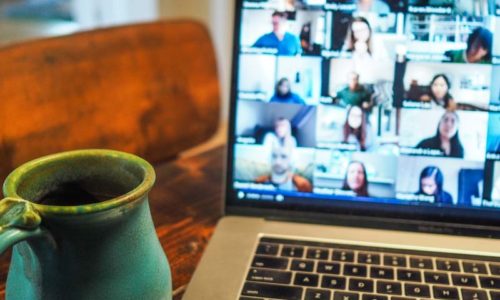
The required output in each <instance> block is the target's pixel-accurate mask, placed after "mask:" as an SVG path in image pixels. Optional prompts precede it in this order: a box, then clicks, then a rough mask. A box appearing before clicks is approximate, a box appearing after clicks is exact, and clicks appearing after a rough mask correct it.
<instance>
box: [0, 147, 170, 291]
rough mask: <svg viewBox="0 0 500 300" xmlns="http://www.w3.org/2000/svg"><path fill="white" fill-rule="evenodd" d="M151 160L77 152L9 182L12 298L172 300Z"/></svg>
mask: <svg viewBox="0 0 500 300" xmlns="http://www.w3.org/2000/svg"><path fill="white" fill-rule="evenodd" d="M154 181H155V172H154V169H153V167H152V166H151V165H150V164H149V163H148V162H146V161H145V160H143V159H141V158H139V157H137V156H134V155H131V154H127V153H123V152H118V151H111V150H79V151H70V152H64V153H60V154H55V155H50V156H46V157H42V158H39V159H36V160H34V161H31V162H28V163H26V164H24V165H22V166H21V167H19V168H17V169H16V170H15V171H14V172H12V173H11V174H10V175H9V176H8V177H7V179H6V181H5V183H4V188H3V192H4V196H5V197H6V198H5V199H3V200H2V201H0V253H3V252H4V251H5V250H6V249H8V248H9V247H11V246H13V251H12V260H11V264H10V269H9V274H8V278H7V288H6V289H7V290H6V298H7V299H8V300H10V299H23V300H26V299H171V297H172V286H171V275H170V268H169V265H168V261H167V258H166V256H165V253H164V251H163V249H162V247H161V245H160V242H159V240H158V237H157V236H156V232H155V228H154V225H153V221H152V218H151V212H150V209H149V203H148V192H149V191H150V189H151V188H152V186H153V183H154Z"/></svg>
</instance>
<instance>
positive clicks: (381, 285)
mask: <svg viewBox="0 0 500 300" xmlns="http://www.w3.org/2000/svg"><path fill="white" fill-rule="evenodd" d="M377 293H379V294H389V295H402V294H403V293H402V289H401V283H399V282H395V281H377Z"/></svg>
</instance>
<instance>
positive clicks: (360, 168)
mask: <svg viewBox="0 0 500 300" xmlns="http://www.w3.org/2000/svg"><path fill="white" fill-rule="evenodd" d="M342 190H343V191H353V192H354V193H355V194H356V196H358V197H369V196H368V176H367V174H366V168H365V165H364V164H363V163H362V162H359V161H355V160H353V161H351V162H350V163H349V165H348V166H347V171H346V173H345V178H344V183H343V184H342Z"/></svg>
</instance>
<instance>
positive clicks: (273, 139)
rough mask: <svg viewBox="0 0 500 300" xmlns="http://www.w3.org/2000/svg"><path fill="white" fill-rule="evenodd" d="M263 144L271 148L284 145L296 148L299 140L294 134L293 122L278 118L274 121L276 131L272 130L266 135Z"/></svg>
mask: <svg viewBox="0 0 500 300" xmlns="http://www.w3.org/2000/svg"><path fill="white" fill-rule="evenodd" d="M262 144H263V145H265V146H268V147H269V148H270V149H273V148H274V147H278V146H282V147H289V148H292V149H295V148H296V147H297V140H296V139H295V138H294V137H293V135H292V124H291V123H290V121H289V120H288V119H285V118H278V119H277V120H276V121H275V122H274V132H270V133H268V134H266V135H265V136H264V140H263V142H262Z"/></svg>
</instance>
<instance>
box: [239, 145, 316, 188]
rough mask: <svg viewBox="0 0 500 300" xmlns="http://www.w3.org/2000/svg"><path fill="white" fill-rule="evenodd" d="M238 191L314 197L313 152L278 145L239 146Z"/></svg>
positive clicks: (311, 150)
mask: <svg viewBox="0 0 500 300" xmlns="http://www.w3.org/2000/svg"><path fill="white" fill-rule="evenodd" d="M235 147H236V148H235V159H236V160H235V163H236V165H235V175H234V178H235V180H236V184H235V185H236V186H237V187H240V188H242V187H252V186H253V187H257V188H259V189H263V190H279V191H287V192H304V193H311V192H312V190H313V186H312V179H313V170H314V149H308V148H295V147H288V146H280V145H275V146H273V147H266V146H263V145H241V144H239V145H236V146H235Z"/></svg>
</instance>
